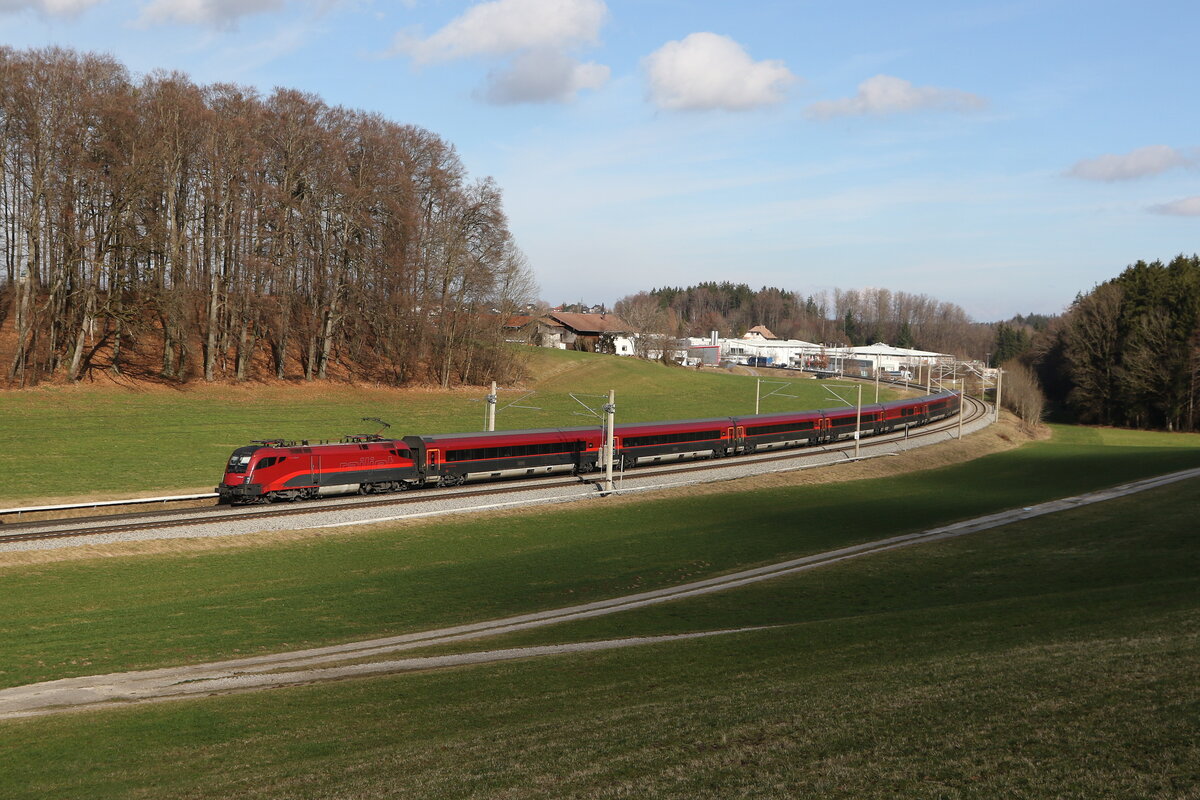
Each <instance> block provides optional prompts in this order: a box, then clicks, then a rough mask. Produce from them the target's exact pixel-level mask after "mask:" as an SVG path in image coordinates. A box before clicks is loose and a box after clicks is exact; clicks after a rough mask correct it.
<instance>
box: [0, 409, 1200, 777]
mask: <svg viewBox="0 0 1200 800" xmlns="http://www.w3.org/2000/svg"><path fill="white" fill-rule="evenodd" d="M1069 438H1073V437H1072V433H1071V432H1069V431H1067V432H1060V435H1059V436H1058V437H1057V438H1056V440H1055V441H1051V442H1045V443H1039V444H1037V445H1033V446H1029V447H1026V448H1022V449H1021V450H1018V451H1014V452H1010V453H1005V454H1001V455H997V456H992V457H989V458H985V459H981V460H980V461H977V462H974V463H973V464H970V465H965V466H962V467H955V468H950V469H943V470H936V471H931V472H927V473H920V474H916V475H912V476H906V477H900V478H897V479H894V480H892V481H886V482H884V481H870V482H859V483H851V484H841V485H835V486H823V487H807V488H796V489H789V490H775V491H770V492H755V493H752V494H749V495H744V496H740V497H729V496H725V497H723V498H719V499H714V500H713V501H712V504H710V505H705V504H703V503H700V502H699V501H698V500H697V499H692V500H689V501H687V502H686V503H684V502H683V501H679V502H673V501H670V500H667V501H657V502H654V503H645V504H639V505H636V506H629V507H626V508H625V509H623V510H622V512H621V513H620V514H619V515H617V516H615V517H608V516H605V515H603V514H598V515H591V516H590V517H589V518H580V517H579V516H575V515H574V514H573V512H561V513H560V512H555V513H551V514H539V515H537V516H535V517H530V518H527V521H525V522H524V523H523V522H522V520H523V519H526V518H519V517H510V518H505V519H502V520H493V521H490V522H488V521H481V522H465V523H457V524H453V525H437V526H423V527H421V528H419V529H409V530H402V531H398V532H396V533H390V534H389V533H379V534H372V535H367V536H356V537H339V538H337V539H333V540H321V539H317V540H312V541H309V542H306V543H304V544H289V545H278V546H272V547H265V548H262V549H255V550H250V551H235V552H224V553H206V554H193V555H189V556H186V557H172V558H166V557H161V556H155V557H142V558H128V559H122V560H119V561H118V560H112V559H102V560H95V561H86V562H76V563H69V564H59V565H44V566H39V567H36V568H29V567H26V568H9V569H6V570H4V571H3V572H2V573H0V581H2V586H0V598H3V601H2V603H3V605H2V606H0V619H3V620H4V621H5V628H4V629H3V630H2V631H0V664H4V665H18V666H17V667H16V669H15V670H12V671H6V674H5V675H4V676H3V677H4V683H5V684H8V685H11V684H13V683H20V682H24V681H25V680H29V679H34V678H36V677H53V676H57V675H65V674H80V673H84V674H86V673H94V672H102V671H105V670H107V669H114V668H124V667H125V666H133V665H138V666H148V665H152V664H163V663H176V662H179V661H193V660H198V659H199V658H202V657H204V658H206V657H210V656H214V655H221V654H229V653H232V652H235V651H241V652H245V651H247V650H253V649H255V642H256V641H258V640H263V639H265V640H267V641H268V642H269V644H267V645H266V647H265V649H269V650H270V649H284V648H291V647H298V646H301V645H303V644H311V643H318V642H327V641H331V640H337V639H349V638H357V637H359V636H362V635H369V634H370V633H372V632H375V633H378V632H383V631H397V630H404V629H412V628H427V627H433V626H434V625H437V624H441V623H444V622H448V621H455V620H458V621H466V620H475V619H483V618H486V617H491V616H497V615H499V614H502V613H511V612H515V611H520V610H531V609H534V608H541V607H551V606H558V605H566V604H569V603H574V602H579V601H582V600H586V599H591V598H594V597H599V596H608V595H615V594H623V593H627V592H629V591H634V590H637V589H641V588H648V587H649V586H653V585H661V584H671V583H678V582H682V581H684V580H691V579H695V578H697V577H700V576H702V575H705V574H715V573H720V572H723V571H728V570H729V569H732V568H733V567H734V566H747V565H750V564H755V563H763V562H767V561H774V560H778V559H780V558H781V557H786V556H788V555H793V554H797V553H803V552H817V551H822V550H826V549H829V548H830V547H833V546H836V545H838V544H841V543H845V542H850V541H859V540H863V539H874V538H880V537H882V536H885V535H888V534H890V533H893V532H899V531H902V530H907V529H910V528H912V527H914V526H917V527H929V526H931V525H934V524H937V523H938V522H939V521H942V520H945V519H949V518H958V517H962V516H969V515H974V514H977V513H981V512H983V511H986V510H989V509H991V508H993V507H1001V506H1004V507H1007V506H1011V505H1014V504H1021V503H1026V504H1028V503H1031V502H1036V501H1037V500H1039V499H1044V498H1045V497H1049V496H1054V495H1056V494H1062V493H1073V492H1077V491H1082V490H1084V489H1086V488H1091V487H1093V486H1098V485H1104V484H1108V483H1113V482H1117V481H1123V480H1127V479H1132V478H1134V477H1138V476H1140V475H1142V474H1149V473H1153V472H1165V471H1168V470H1171V469H1177V468H1182V467H1185V466H1196V465H1198V464H1200V448H1197V447H1196V442H1195V439H1194V437H1193V438H1192V439H1191V440H1190V443H1189V440H1185V439H1178V438H1176V439H1171V440H1169V444H1170V445H1171V446H1165V447H1164V446H1162V445H1161V444H1147V445H1144V446H1128V445H1113V444H1103V443H1099V442H1097V443H1092V444H1086V443H1085V444H1079V443H1067V442H1065V441H1063V440H1064V439H1069ZM1018 476H1024V479H1022V480H1018ZM1195 510H1196V484H1195V482H1194V481H1193V482H1190V483H1184V484H1177V485H1174V486H1170V487H1166V488H1163V489H1158V490H1154V491H1153V492H1150V493H1146V494H1143V495H1140V496H1136V497H1132V498H1127V499H1124V500H1119V501H1115V502H1112V503H1108V504H1104V505H1098V506H1089V507H1086V508H1082V509H1077V510H1074V511H1071V512H1066V513H1062V514H1058V515H1054V516H1051V517H1046V518H1042V519H1038V520H1033V521H1029V522H1024V523H1020V524H1017V525H1012V526H1009V527H1007V528H1003V529H999V530H994V531H990V532H985V533H981V534H976V535H973V536H970V537H966V538H961V539H957V540H953V541H949V542H942V543H937V544H927V545H920V546H918V547H914V548H910V549H907V550H901V551H895V552H892V553H887V554H880V555H875V556H871V557H869V558H866V559H862V560H858V561H852V562H847V563H844V564H841V565H836V566H829V567H824V568H822V569H820V570H817V571H814V572H809V573H804V574H801V575H798V576H794V577H789V578H782V579H777V580H774V581H771V582H767V583H762V584H757V585H754V586H750V587H745V588H742V589H738V590H734V591H730V592H726V593H723V594H719V595H712V596H708V597H703V598H694V599H690V600H684V601H678V602H675V603H671V604H668V605H663V606H659V607H655V608H650V609H643V610H640V611H636V612H626V613H623V614H620V615H614V616H609V617H605V618H601V619H596V620H591V621H586V622H577V623H570V624H565V625H562V626H558V627H554V628H548V629H543V630H540V631H537V632H526V633H523V634H519V635H513V636H508V637H503V638H497V639H493V640H486V641H483V642H479V643H476V644H474V645H471V647H473V648H475V649H485V648H491V647H497V646H502V645H503V646H513V645H517V644H528V643H535V642H569V641H581V640H589V639H603V638H608V637H613V636H625V635H645V634H655V633H673V632H684V631H696V630H715V629H727V628H734V627H744V626H755V625H772V626H777V627H772V628H768V629H764V630H758V631H754V632H748V633H742V634H737V635H734V636H730V637H719V638H714V639H705V640H696V641H690V642H679V643H674V644H664V645H655V646H651V647H647V648H639V649H633V650H624V651H615V652H609V653H594V654H587V655H576V656H559V657H553V658H546V659H540V660H531V661H523V662H512V663H506V664H499V665H492V666H479V667H471V668H460V669H455V670H446V671H441V672H433V673H427V674H415V675H406V676H396V677H384V678H375V679H365V680H355V681H346V682H341V683H335V684H328V685H318V686H311V687H302V688H294V689H284V690H276V691H270V692H262V693H255V694H247V695H239V696H232V697H223V698H211V699H206V700H196V701H185V702H176V703H168V704H162V705H156V706H142V707H136V708H115V709H112V710H108V711H104V712H90V713H84V714H68V715H65V716H60V717H49V718H43V719H32V720H20V721H10V722H6V723H0V731H2V732H3V736H4V739H5V741H6V742H7V743H9V744H8V746H6V747H5V748H4V749H3V750H0V795H3V796H5V797H12V798H41V797H56V798H59V797H61V798H66V797H81V798H82V797H87V798H109V797H111V798H160V797H189V798H193V797H194V798H210V797H212V798H216V797H249V798H255V797H263V798H268V797H269V798H277V797H289V798H333V797H429V798H435V797H436V798H440V797H522V798H525V797H535V798H540V797H545V798H557V797H579V798H584V797H589V798H590V797H689V798H690V797H709V798H725V797H739V796H741V797H845V798H875V797H879V798H883V797H896V796H901V797H919V798H926V797H927V798H993V797H1028V798H1042V797H1068V798H1071V797H1078V798H1097V797H1100V798H1128V797H1148V798H1155V797H1156V798H1186V797H1195V796H1196V790H1197V786H1200V773H1198V765H1200V748H1198V747H1197V745H1196V742H1197V741H1198V739H1197V733H1200V731H1198V730H1197V727H1198V725H1197V720H1198V719H1200V692H1198V690H1197V686H1198V685H1200V684H1198V681H1197V678H1198V677H1200V672H1198V669H1197V666H1196V665H1197V664H1198V663H1200V646H1198V644H1200V638H1198V635H1200V548H1198V547H1197V544H1196V540H1195V524H1194V516H1195ZM617 523H620V524H617ZM567 526H572V527H570V528H568V527H567ZM455 576H458V577H455ZM446 581H449V584H448V585H444V584H445V583H446ZM135 584H136V586H135ZM438 587H441V588H440V590H439V589H438ZM72 660H74V661H75V662H76V663H70V662H71V661H72ZM38 661H41V662H42V663H40V664H39V663H37V662H38ZM85 661H87V662H90V663H83V662H85Z"/></svg>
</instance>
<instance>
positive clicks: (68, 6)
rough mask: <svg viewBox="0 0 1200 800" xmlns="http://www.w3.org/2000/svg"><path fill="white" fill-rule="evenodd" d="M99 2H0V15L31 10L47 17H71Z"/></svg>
mask: <svg viewBox="0 0 1200 800" xmlns="http://www.w3.org/2000/svg"><path fill="white" fill-rule="evenodd" d="M100 2H101V0H0V14H3V13H10V12H17V11H25V10H26V9H32V10H34V11H38V12H40V13H42V14H45V15H46V16H48V17H73V16H75V15H76V14H78V13H80V12H81V11H85V10H87V9H89V8H91V7H92V6H94V5H96V4H97V3H100Z"/></svg>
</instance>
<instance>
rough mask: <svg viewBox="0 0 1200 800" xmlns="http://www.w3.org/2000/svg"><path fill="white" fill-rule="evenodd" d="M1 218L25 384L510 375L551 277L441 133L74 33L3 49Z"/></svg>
mask: <svg viewBox="0 0 1200 800" xmlns="http://www.w3.org/2000/svg"><path fill="white" fill-rule="evenodd" d="M0 219H2V225H0V247H2V248H3V252H4V267H3V274H2V275H0V334H3V338H0V351H3V352H5V355H6V359H5V361H6V363H4V364H3V365H2V370H3V371H2V372H0V378H4V377H7V378H8V379H9V380H10V381H12V382H14V383H19V384H20V385H26V384H29V383H32V382H37V381H39V380H44V379H46V378H48V377H51V376H59V377H65V378H68V379H71V380H77V379H79V378H80V377H82V376H84V375H85V374H87V373H88V371H89V370H93V369H100V368H104V369H110V370H114V371H121V370H133V369H135V368H138V365H139V364H140V365H141V367H145V366H146V362H147V361H149V362H150V364H151V365H152V368H151V370H150V371H151V372H154V373H158V374H160V375H162V376H164V377H167V378H169V379H171V380H187V379H189V378H192V377H197V378H203V379H205V380H216V379H222V378H224V379H235V380H242V379H246V378H249V377H253V376H255V375H260V376H275V377H279V378H284V377H299V376H301V375H302V376H303V377H304V378H307V379H313V378H324V377H326V376H333V375H335V374H336V375H340V376H344V377H350V378H355V379H375V380H386V381H393V382H405V381H409V380H435V381H437V382H439V383H441V384H443V385H446V384H449V383H450V382H452V381H467V382H482V381H485V380H488V379H493V378H496V379H500V380H504V379H505V378H507V377H509V376H508V375H506V374H505V371H506V370H510V369H512V359H511V358H506V357H505V356H504V354H503V353H502V348H501V342H502V335H501V324H502V322H503V320H504V319H505V318H506V316H507V314H508V313H509V312H510V311H512V310H513V309H514V308H515V307H516V306H517V305H519V304H521V303H524V302H525V301H527V300H529V299H530V298H531V295H533V294H534V291H535V289H534V286H533V284H532V280H531V277H530V274H529V271H528V269H527V267H526V265H525V263H524V260H523V258H522V256H521V255H520V253H519V251H518V250H517V249H516V247H515V246H514V244H513V241H512V238H511V236H510V235H509V231H508V227H507V221H506V218H505V215H504V211H503V209H502V206H501V197H500V191H499V189H498V188H497V187H496V185H495V184H494V183H493V182H492V181H491V180H486V179H485V180H472V179H470V178H469V177H468V176H467V174H466V170H465V169H464V167H463V164H462V162H461V161H460V160H459V158H458V156H457V154H456V153H455V150H454V148H453V147H452V146H451V145H450V144H448V143H447V142H445V141H443V140H442V139H440V138H439V137H438V136H436V135H434V134H432V133H430V132H429V131H426V130H422V129H421V128H417V127H414V126H411V125H401V124H397V123H394V122H391V121H388V120H386V119H383V118H382V117H380V116H379V115H377V114H371V113H367V112H363V111H356V110H351V109H345V108H338V107H330V106H328V105H326V104H325V103H323V102H322V101H321V100H319V99H318V98H316V97H314V96H311V95H306V94H302V93H299V92H296V91H291V90H287V89H277V90H276V91H274V92H273V93H272V94H271V95H270V96H268V97H261V96H259V95H257V94H256V93H255V92H254V91H253V90H251V89H247V88H243V87H238V86H232V85H226V84H217V85H211V86H198V85H196V84H194V83H192V82H191V81H190V80H189V79H188V78H186V77H185V76H183V75H180V74H153V75H150V76H147V77H144V78H142V79H139V80H136V81H135V80H133V79H131V77H130V75H129V73H128V71H127V70H126V69H125V68H124V67H123V66H122V65H120V64H118V63H116V62H115V61H114V60H112V59H111V58H108V57H105V56H97V55H81V54H78V53H74V52H70V51H66V50H59V49H47V50H37V51H16V50H12V49H8V48H0ZM139 359H140V361H139Z"/></svg>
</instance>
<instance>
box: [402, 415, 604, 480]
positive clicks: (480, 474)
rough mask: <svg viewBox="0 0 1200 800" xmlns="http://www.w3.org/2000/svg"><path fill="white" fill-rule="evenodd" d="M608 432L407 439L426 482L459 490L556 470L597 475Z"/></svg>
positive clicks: (589, 430) (591, 430) (532, 432)
mask: <svg viewBox="0 0 1200 800" xmlns="http://www.w3.org/2000/svg"><path fill="white" fill-rule="evenodd" d="M603 443H604V433H603V432H602V431H601V430H600V429H599V428H563V429H559V428H547V429H544V430H530V431H500V432H488V433H441V434H433V435H429V436H405V437H404V444H406V445H407V446H408V447H409V448H410V451H411V452H412V454H413V460H414V463H415V464H416V469H417V474H418V476H419V480H420V482H421V483H422V484H426V483H437V484H439V485H441V486H456V485H458V484H461V483H465V482H467V481H469V480H493V479H498V478H517V477H526V476H531V475H548V474H551V473H555V472H572V471H574V472H591V471H592V470H593V469H595V468H596V462H597V460H598V459H599V457H600V448H601V446H602V445H603Z"/></svg>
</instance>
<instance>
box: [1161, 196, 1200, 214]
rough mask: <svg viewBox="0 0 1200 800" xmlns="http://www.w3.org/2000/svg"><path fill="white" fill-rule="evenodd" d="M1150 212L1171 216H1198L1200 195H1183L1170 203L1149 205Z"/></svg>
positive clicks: (1199, 212)
mask: <svg viewBox="0 0 1200 800" xmlns="http://www.w3.org/2000/svg"><path fill="white" fill-rule="evenodd" d="M1150 211H1151V213H1154V214H1166V215H1168V216H1172V217H1200V196H1197V197H1185V198H1184V199H1182V200H1175V201H1174V202H1171V203H1163V204H1162V205H1157V206H1150Z"/></svg>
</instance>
